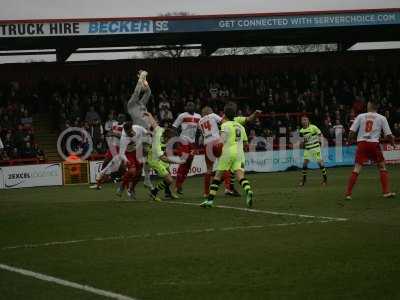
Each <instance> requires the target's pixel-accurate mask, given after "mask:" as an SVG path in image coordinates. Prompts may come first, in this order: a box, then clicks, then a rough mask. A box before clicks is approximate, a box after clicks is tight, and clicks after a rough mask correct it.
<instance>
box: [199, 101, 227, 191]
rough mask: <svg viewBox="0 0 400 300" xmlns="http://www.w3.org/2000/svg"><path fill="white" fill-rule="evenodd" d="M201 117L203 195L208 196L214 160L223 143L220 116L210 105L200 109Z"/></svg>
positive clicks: (218, 154) (220, 151) (218, 155)
mask: <svg viewBox="0 0 400 300" xmlns="http://www.w3.org/2000/svg"><path fill="white" fill-rule="evenodd" d="M201 115H202V118H201V119H200V121H199V128H200V131H201V133H202V136H203V145H204V158H205V161H206V166H207V172H206V174H205V175H204V192H203V195H204V197H208V193H209V190H210V184H211V178H212V172H213V165H214V162H215V160H216V159H217V158H218V157H220V156H221V153H222V146H223V143H222V141H221V136H220V134H219V124H220V123H221V122H222V117H220V116H218V115H217V114H215V113H214V112H213V110H212V109H211V107H208V106H206V107H204V108H203V109H202V111H201Z"/></svg>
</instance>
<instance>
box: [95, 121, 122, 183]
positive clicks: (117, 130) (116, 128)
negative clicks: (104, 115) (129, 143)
mask: <svg viewBox="0 0 400 300" xmlns="http://www.w3.org/2000/svg"><path fill="white" fill-rule="evenodd" d="M124 122H125V115H123V114H120V115H119V116H118V121H114V122H112V124H111V129H110V130H109V131H108V133H107V136H106V141H107V146H108V150H107V153H106V155H105V159H104V161H103V164H102V166H101V171H100V172H99V173H98V174H97V175H96V184H95V185H92V186H91V187H90V188H92V189H98V190H100V189H101V188H102V185H103V183H105V182H107V181H108V180H110V178H111V174H112V173H115V172H118V171H119V168H120V164H121V160H120V157H119V155H118V154H119V142H120V138H121V134H122V130H123V126H124Z"/></svg>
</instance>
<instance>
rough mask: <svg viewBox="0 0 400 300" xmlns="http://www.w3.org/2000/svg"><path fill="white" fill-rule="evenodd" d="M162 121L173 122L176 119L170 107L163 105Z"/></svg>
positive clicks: (161, 111)
mask: <svg viewBox="0 0 400 300" xmlns="http://www.w3.org/2000/svg"><path fill="white" fill-rule="evenodd" d="M159 118H160V121H161V122H162V123H166V122H168V123H169V122H172V121H173V119H174V116H173V115H172V111H170V110H169V109H168V107H166V106H163V107H162V108H161V110H160V117H159Z"/></svg>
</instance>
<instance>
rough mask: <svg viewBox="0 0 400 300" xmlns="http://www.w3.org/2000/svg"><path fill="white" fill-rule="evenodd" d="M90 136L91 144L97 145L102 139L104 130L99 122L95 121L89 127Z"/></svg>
mask: <svg viewBox="0 0 400 300" xmlns="http://www.w3.org/2000/svg"><path fill="white" fill-rule="evenodd" d="M89 133H90V136H91V137H92V139H93V144H95V145H96V144H97V143H99V142H100V141H101V140H102V139H103V138H104V129H103V125H101V123H100V120H99V119H96V120H94V121H93V123H92V124H91V125H90V127H89Z"/></svg>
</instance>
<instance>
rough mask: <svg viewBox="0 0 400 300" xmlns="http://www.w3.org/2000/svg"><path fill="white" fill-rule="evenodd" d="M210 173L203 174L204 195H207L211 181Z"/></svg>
mask: <svg viewBox="0 0 400 300" xmlns="http://www.w3.org/2000/svg"><path fill="white" fill-rule="evenodd" d="M211 177H212V176H211V174H209V173H206V174H204V195H208V193H209V191H210V183H211Z"/></svg>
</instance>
